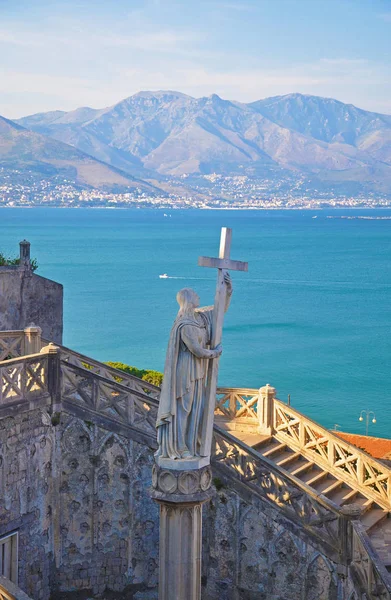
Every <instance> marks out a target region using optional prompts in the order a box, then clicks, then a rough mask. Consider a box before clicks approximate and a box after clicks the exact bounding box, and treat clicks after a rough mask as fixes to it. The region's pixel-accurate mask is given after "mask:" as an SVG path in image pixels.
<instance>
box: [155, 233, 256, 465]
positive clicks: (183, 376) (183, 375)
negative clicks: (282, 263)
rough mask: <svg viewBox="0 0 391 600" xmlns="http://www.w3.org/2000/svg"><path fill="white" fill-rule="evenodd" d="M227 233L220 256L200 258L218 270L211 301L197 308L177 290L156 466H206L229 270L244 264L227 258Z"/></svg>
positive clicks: (187, 293) (195, 300) (191, 296)
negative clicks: (177, 306) (208, 305)
mask: <svg viewBox="0 0 391 600" xmlns="http://www.w3.org/2000/svg"><path fill="white" fill-rule="evenodd" d="M231 237H232V231H231V230H230V229H228V228H225V227H223V228H222V231H221V240H220V252H219V258H207V257H200V258H199V261H198V264H199V265H200V266H203V267H212V268H217V286H216V294H215V302H214V306H212V307H205V308H199V302H200V300H199V297H198V295H197V294H196V292H194V291H193V290H192V289H190V288H185V289H183V290H181V291H180V292H178V294H177V300H178V303H179V312H178V315H177V318H176V320H175V322H174V325H173V327H172V329H171V334H170V341H169V343H168V349H167V356H166V363H165V367H164V378H163V384H162V389H161V395H160V403H159V410H158V418H157V423H156V427H157V431H158V434H157V437H158V444H159V448H158V450H157V452H156V454H155V456H156V460H157V463H158V464H159V465H160V466H161V467H166V468H171V469H178V470H179V469H183V470H186V469H198V468H201V467H203V466H206V465H208V464H209V462H210V452H211V443H212V430H213V418H214V407H215V402H216V388H217V373H218V358H219V356H220V354H221V352H222V348H221V335H222V327H223V317H224V312H226V311H227V309H228V307H229V304H230V300H231V295H232V283H231V277H230V275H229V273H228V269H230V270H235V271H247V263H244V262H240V261H234V260H231V259H230V258H229V254H230V246H231Z"/></svg>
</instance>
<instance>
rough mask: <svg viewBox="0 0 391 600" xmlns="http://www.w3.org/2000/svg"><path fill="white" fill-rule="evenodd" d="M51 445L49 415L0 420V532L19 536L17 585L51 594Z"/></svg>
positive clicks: (41, 597)
mask: <svg viewBox="0 0 391 600" xmlns="http://www.w3.org/2000/svg"><path fill="white" fill-rule="evenodd" d="M53 445H54V436H53V428H52V425H51V422H50V418H49V417H48V415H47V414H46V413H43V412H41V411H40V410H33V411H31V412H29V413H27V412H26V413H23V414H19V415H16V416H14V417H6V418H4V419H1V420H0V536H5V535H8V534H10V533H13V532H16V531H17V532H18V534H19V540H18V542H19V544H18V546H19V561H18V563H19V564H18V567H19V568H18V571H19V587H20V588H21V589H22V590H23V591H24V592H26V593H27V594H28V595H30V596H31V597H32V598H34V600H46V598H48V597H49V595H50V585H51V580H52V575H53V567H54V557H53V527H52V525H53V501H54V496H53V481H52V464H53Z"/></svg>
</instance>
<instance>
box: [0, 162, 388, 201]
mask: <svg viewBox="0 0 391 600" xmlns="http://www.w3.org/2000/svg"><path fill="white" fill-rule="evenodd" d="M189 179H190V181H189ZM184 184H185V185H186V187H184ZM176 188H177V189H176ZM34 206H46V207H64V208H66V207H68V208H72V207H74V208H83V207H93V208H161V209H183V208H198V209H219V208H224V209H320V208H326V207H331V208H332V207H334V208H340V207H341V208H343V207H350V208H356V207H357V208H382V207H384V208H385V207H389V206H391V197H390V195H389V194H383V195H382V194H379V193H378V192H377V193H375V192H370V191H369V192H365V193H364V192H361V193H358V194H356V195H349V194H342V193H333V192H330V189H327V190H322V189H318V188H317V187H316V186H314V185H313V184H312V185H311V183H309V182H308V181H307V180H306V179H305V178H304V177H303V176H302V177H298V176H292V178H291V179H290V180H287V179H286V180H280V179H279V180H274V179H273V178H270V179H268V178H259V177H249V176H247V175H232V176H225V175H221V174H217V173H212V174H207V175H203V176H198V177H197V178H190V177H189V176H186V175H183V176H181V178H178V179H176V180H173V181H172V182H171V185H170V188H169V190H168V191H166V192H163V191H162V193H161V194H159V192H158V190H157V193H156V194H155V195H152V194H149V193H147V192H145V191H143V190H142V189H141V187H140V188H137V187H135V188H133V189H131V190H128V189H126V188H125V189H119V190H118V191H113V190H104V189H95V188H88V187H81V186H80V185H77V184H76V183H75V182H74V181H72V180H67V179H63V178H60V177H48V178H47V179H41V178H37V177H36V176H35V173H34V172H32V171H31V172H29V171H28V170H24V171H23V172H21V171H18V170H12V171H10V170H9V169H4V168H0V208H1V207H9V208H12V207H34Z"/></svg>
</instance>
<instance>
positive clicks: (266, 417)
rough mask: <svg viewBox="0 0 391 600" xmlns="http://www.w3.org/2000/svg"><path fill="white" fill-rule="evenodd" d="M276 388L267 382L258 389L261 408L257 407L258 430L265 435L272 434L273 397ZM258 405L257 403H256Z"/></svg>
mask: <svg viewBox="0 0 391 600" xmlns="http://www.w3.org/2000/svg"><path fill="white" fill-rule="evenodd" d="M275 396H276V390H275V388H274V387H271V385H270V384H269V383H267V384H266V385H265V386H264V387H261V388H260V390H259V399H260V406H261V410H259V408H258V418H259V432H260V433H263V434H266V435H273V430H274V422H273V414H274V398H275ZM258 407H259V404H258Z"/></svg>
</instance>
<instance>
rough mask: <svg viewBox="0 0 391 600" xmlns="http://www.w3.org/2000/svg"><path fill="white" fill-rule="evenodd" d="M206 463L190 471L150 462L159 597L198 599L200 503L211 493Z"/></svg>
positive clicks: (165, 599)
mask: <svg viewBox="0 0 391 600" xmlns="http://www.w3.org/2000/svg"><path fill="white" fill-rule="evenodd" d="M211 484H212V471H211V467H210V466H209V465H208V466H206V467H204V468H203V469H195V470H191V471H184V470H173V469H166V468H162V467H159V466H158V465H156V464H155V465H154V466H153V470H152V492H151V495H152V498H153V499H154V500H156V502H158V503H159V505H160V542H159V600H200V598H201V556H202V504H203V503H204V502H206V501H207V500H209V498H210V495H211V489H210V488H211Z"/></svg>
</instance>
